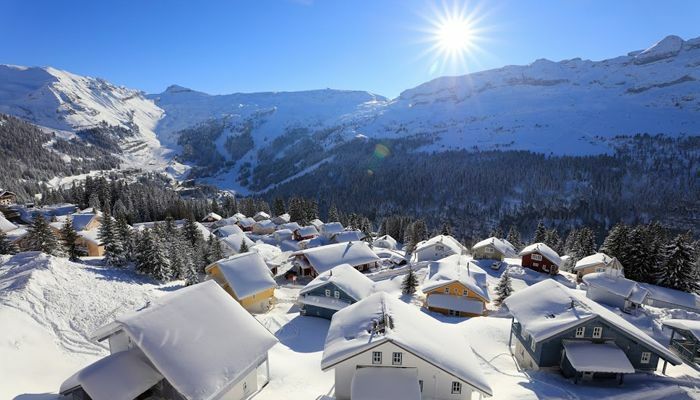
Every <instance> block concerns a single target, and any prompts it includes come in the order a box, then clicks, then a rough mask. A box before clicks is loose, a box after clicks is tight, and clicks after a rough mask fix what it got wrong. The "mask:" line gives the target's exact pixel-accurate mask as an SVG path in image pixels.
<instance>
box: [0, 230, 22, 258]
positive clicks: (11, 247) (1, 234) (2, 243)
mask: <svg viewBox="0 0 700 400" xmlns="http://www.w3.org/2000/svg"><path fill="white" fill-rule="evenodd" d="M18 251H19V249H18V248H17V246H15V244H14V243H12V242H11V241H10V239H9V238H8V237H7V234H6V233H5V231H3V230H2V229H0V254H15V253H17V252H18Z"/></svg>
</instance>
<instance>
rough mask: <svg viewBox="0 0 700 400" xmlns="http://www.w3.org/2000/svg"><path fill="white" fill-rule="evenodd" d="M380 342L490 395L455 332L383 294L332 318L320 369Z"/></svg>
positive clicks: (468, 349)
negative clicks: (378, 326) (377, 327)
mask: <svg viewBox="0 0 700 400" xmlns="http://www.w3.org/2000/svg"><path fill="white" fill-rule="evenodd" d="M386 320H389V322H390V323H388V324H385V329H384V330H383V331H379V332H375V331H370V332H368V329H367V328H368V327H369V326H371V325H372V321H386ZM384 342H393V343H394V344H396V345H398V346H400V347H402V348H403V349H405V350H406V351H408V352H410V353H412V354H413V355H415V356H417V357H419V358H421V359H423V360H425V361H426V362H428V363H430V364H433V365H435V366H437V367H439V368H441V369H442V370H444V371H445V372H447V373H449V374H451V375H453V376H455V377H456V378H458V379H460V380H462V381H463V382H465V383H466V384H468V385H470V386H472V387H474V388H475V389H476V390H478V391H479V392H481V393H483V394H486V395H489V396H490V395H492V393H493V392H492V390H491V386H490V385H489V383H488V381H487V380H486V378H485V377H484V375H483V373H482V371H481V366H480V364H479V362H478V361H477V360H476V357H475V356H474V353H473V351H472V349H471V346H470V345H469V343H468V342H467V341H466V340H465V339H464V337H463V336H462V335H461V334H460V332H459V330H458V329H457V328H456V327H455V326H451V325H446V324H443V323H441V322H439V321H438V320H436V319H434V318H432V317H431V316H429V315H427V314H425V313H423V312H421V311H420V310H418V309H417V308H415V307H414V306H412V305H409V304H406V303H404V302H403V301H401V300H399V299H397V298H395V297H392V296H391V295H388V294H386V293H384V292H378V293H374V294H372V295H371V296H369V297H366V298H364V299H363V300H361V301H359V302H357V303H355V304H353V305H351V306H349V307H346V308H344V309H342V310H340V311H338V312H337V313H335V314H334V315H333V319H332V320H331V325H330V328H329V329H328V335H327V336H326V343H325V346H324V349H323V357H322V359H321V368H322V369H323V370H324V371H325V370H327V369H329V368H333V367H334V366H335V365H336V364H337V363H339V362H342V361H344V360H346V359H348V358H350V357H353V356H355V355H357V354H360V353H362V352H364V351H367V350H369V349H371V348H373V347H375V346H378V345H380V344H382V343H384ZM445 343H451V344H454V345H452V346H445V345H444V344H445Z"/></svg>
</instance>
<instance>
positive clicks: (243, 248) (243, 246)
mask: <svg viewBox="0 0 700 400" xmlns="http://www.w3.org/2000/svg"><path fill="white" fill-rule="evenodd" d="M248 251H249V249H248V245H247V244H246V243H245V240H241V247H240V248H239V249H238V254H243V253H247V252H248Z"/></svg>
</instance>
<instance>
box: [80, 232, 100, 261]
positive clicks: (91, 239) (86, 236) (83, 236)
mask: <svg viewBox="0 0 700 400" xmlns="http://www.w3.org/2000/svg"><path fill="white" fill-rule="evenodd" d="M98 235H99V234H98V230H96V229H93V230H90V231H78V239H77V240H76V241H75V242H76V243H77V244H78V246H80V247H81V248H82V250H83V252H84V253H85V254H87V256H88V257H102V256H103V255H105V247H104V245H103V244H102V242H101V241H100V239H99V238H98Z"/></svg>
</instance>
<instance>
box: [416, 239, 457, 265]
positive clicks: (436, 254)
mask: <svg viewBox="0 0 700 400" xmlns="http://www.w3.org/2000/svg"><path fill="white" fill-rule="evenodd" d="M453 254H466V249H465V248H464V246H462V244H461V243H459V242H458V241H457V239H455V238H453V237H452V236H448V235H438V236H435V237H434V238H431V239H428V240H425V241H422V242H420V243H418V245H417V246H416V249H415V251H414V252H413V257H414V259H415V261H416V262H420V261H437V260H439V259H441V258H445V257H447V256H451V255H453Z"/></svg>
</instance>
